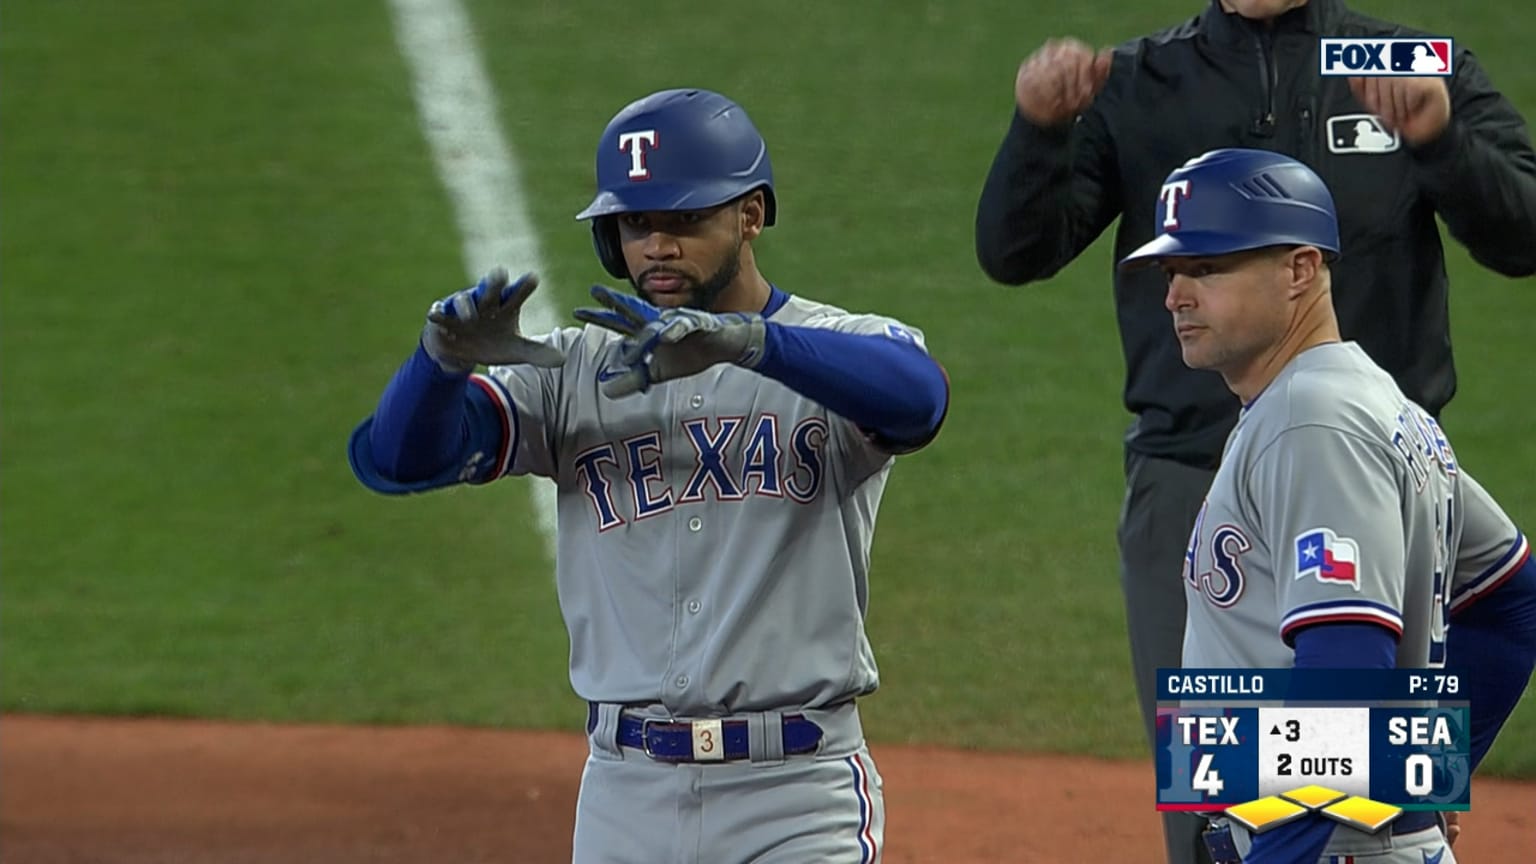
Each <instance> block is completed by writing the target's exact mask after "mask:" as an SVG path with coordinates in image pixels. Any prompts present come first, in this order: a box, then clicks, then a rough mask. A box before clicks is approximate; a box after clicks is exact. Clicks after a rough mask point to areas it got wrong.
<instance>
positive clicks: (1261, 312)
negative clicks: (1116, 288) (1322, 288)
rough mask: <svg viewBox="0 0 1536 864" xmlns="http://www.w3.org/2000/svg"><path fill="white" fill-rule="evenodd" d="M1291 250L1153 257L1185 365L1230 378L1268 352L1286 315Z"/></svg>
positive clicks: (1284, 327) (1283, 326)
mask: <svg viewBox="0 0 1536 864" xmlns="http://www.w3.org/2000/svg"><path fill="white" fill-rule="evenodd" d="M1294 252H1295V250H1294V249H1291V248H1288V247H1282V248H1275V247H1271V248H1266V249H1256V250H1251V251H1247V252H1236V253H1233V254H1231V255H1217V256H1209V257H1188V258H1164V259H1162V260H1161V261H1159V262H1158V266H1160V267H1161V268H1162V271H1163V274H1164V275H1165V276H1166V277H1167V279H1168V296H1167V297H1166V299H1165V301H1164V305H1165V306H1167V307H1168V311H1169V312H1172V313H1173V330H1174V334H1175V335H1176V336H1177V337H1178V340H1179V347H1180V349H1181V350H1182V351H1183V354H1184V363H1185V365H1187V366H1189V367H1190V368H1192V369H1214V370H1216V371H1218V372H1221V373H1223V375H1226V376H1227V378H1228V380H1229V381H1231V380H1232V378H1233V377H1234V376H1240V375H1241V374H1242V372H1243V371H1245V370H1246V369H1247V368H1249V367H1250V366H1251V365H1252V364H1254V363H1255V361H1258V360H1261V359H1262V358H1263V357H1264V356H1266V353H1267V352H1272V351H1273V349H1274V348H1275V347H1276V346H1277V345H1278V344H1279V343H1280V341H1281V340H1282V339H1283V338H1284V337H1285V333H1286V330H1287V327H1288V326H1289V323H1290V320H1291V315H1292V300H1291V296H1290V294H1289V292H1288V286H1289V285H1290V284H1291V282H1292V274H1293V272H1294V271H1293V270H1292V268H1291V267H1290V266H1289V260H1290V258H1291V257H1292V255H1293V254H1294Z"/></svg>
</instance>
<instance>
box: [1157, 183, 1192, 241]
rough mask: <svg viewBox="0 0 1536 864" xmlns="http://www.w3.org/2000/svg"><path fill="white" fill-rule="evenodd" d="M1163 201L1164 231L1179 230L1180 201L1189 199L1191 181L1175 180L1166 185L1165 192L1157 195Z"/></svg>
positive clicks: (1164, 185) (1164, 186)
mask: <svg viewBox="0 0 1536 864" xmlns="http://www.w3.org/2000/svg"><path fill="white" fill-rule="evenodd" d="M1157 197H1159V198H1161V199H1162V201H1163V229H1164V230H1166V231H1177V230H1179V199H1180V198H1184V199H1188V198H1189V180H1187V179H1186V180H1175V181H1173V182H1172V183H1164V184H1163V191H1161V192H1159V193H1158V194H1157Z"/></svg>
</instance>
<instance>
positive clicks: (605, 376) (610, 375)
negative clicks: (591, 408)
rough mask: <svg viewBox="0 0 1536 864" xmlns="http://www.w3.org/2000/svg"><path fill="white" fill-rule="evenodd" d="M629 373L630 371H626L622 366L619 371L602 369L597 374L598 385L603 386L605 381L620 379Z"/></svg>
mask: <svg viewBox="0 0 1536 864" xmlns="http://www.w3.org/2000/svg"><path fill="white" fill-rule="evenodd" d="M628 371H629V370H628V369H625V368H624V367H622V366H620V367H619V368H617V369H601V370H599V371H598V373H597V383H599V384H601V383H603V382H604V381H612V380H613V379H615V378H617V377H619V376H620V375H623V374H624V373H625V372H628Z"/></svg>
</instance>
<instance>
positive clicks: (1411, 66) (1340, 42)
mask: <svg viewBox="0 0 1536 864" xmlns="http://www.w3.org/2000/svg"><path fill="white" fill-rule="evenodd" d="M1452 48H1453V46H1452V44H1451V40H1450V39H1441V38H1439V37H1424V38H1416V39H1331V38H1330V39H1319V40H1318V52H1317V56H1318V62H1319V64H1320V66H1321V68H1320V69H1319V70H1318V71H1319V72H1320V73H1321V74H1323V75H1362V76H1415V75H1417V76H1425V75H1429V76H1440V77H1449V76H1450V75H1451V71H1452V70H1451V55H1452V53H1453V50H1452Z"/></svg>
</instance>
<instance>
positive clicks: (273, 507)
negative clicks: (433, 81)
mask: <svg viewBox="0 0 1536 864" xmlns="http://www.w3.org/2000/svg"><path fill="white" fill-rule="evenodd" d="M1357 5H1359V6H1360V7H1361V8H1364V9H1366V10H1368V11H1374V12H1376V13H1378V14H1383V15H1386V14H1391V15H1392V16H1393V17H1395V18H1397V19H1398V20H1401V21H1404V22H1407V23H1412V24H1416V25H1420V26H1423V27H1425V28H1428V29H1431V30H1437V31H1441V32H1445V33H1448V34H1450V35H1453V36H1455V37H1456V38H1457V39H1458V40H1459V41H1460V42H1461V43H1462V44H1463V45H1466V46H1470V47H1471V48H1472V49H1473V50H1474V51H1476V52H1477V53H1478V55H1479V57H1480V58H1481V60H1482V61H1483V63H1484V65H1485V66H1486V67H1487V69H1488V70H1489V72H1490V74H1491V76H1492V77H1493V79H1494V81H1495V82H1496V83H1497V84H1498V85H1500V86H1501V87H1502V88H1503V89H1504V91H1505V92H1506V94H1508V95H1509V96H1510V97H1511V98H1512V99H1513V101H1514V102H1515V104H1516V105H1517V106H1518V107H1519V108H1520V109H1521V110H1522V111H1524V112H1525V113H1527V115H1531V114H1533V113H1536V68H1533V67H1532V66H1531V65H1530V64H1529V63H1528V60H1527V57H1528V52H1529V45H1530V43H1531V38H1530V37H1533V36H1536V23H1530V19H1529V18H1527V21H1525V22H1520V21H1518V20H1514V19H1506V17H1505V16H1504V14H1503V13H1496V12H1494V11H1492V9H1491V8H1483V7H1479V6H1476V5H1474V6H1470V7H1458V8H1453V7H1452V6H1451V5H1448V4H1442V3H1436V2H1429V0H1414V2H1398V3H1393V4H1388V3H1386V2H1384V0H1371V2H1361V3H1359V4H1357ZM468 6H469V10H470V12H471V15H472V17H473V19H474V22H475V26H476V29H477V31H478V33H479V48H480V50H481V51H482V53H483V55H484V56H485V58H486V62H487V64H488V66H489V72H490V73H491V77H492V79H493V81H494V83H495V85H496V87H497V91H498V96H499V99H500V106H501V107H500V112H501V116H500V119H501V121H502V123H503V126H504V128H505V130H506V132H507V134H508V135H509V137H510V138H511V140H512V142H513V143H514V145H515V147H516V148H517V152H518V155H519V158H520V159H521V161H522V164H523V168H524V173H525V182H526V185H527V189H528V192H529V196H530V200H529V201H527V202H525V203H526V205H527V206H528V207H529V208H530V211H531V213H532V215H533V218H534V222H535V224H536V226H537V228H538V230H539V232H540V240H541V242H542V244H543V249H544V252H545V256H546V259H547V260H548V261H549V264H550V272H549V273H548V274H546V275H547V278H546V282H547V284H548V285H549V287H550V288H551V289H552V291H553V293H554V295H555V296H556V297H557V299H558V303H559V305H560V306H561V308H569V307H573V306H575V305H577V304H578V303H579V302H580V301H581V299H582V297H583V291H584V289H585V287H586V286H587V285H588V284H589V283H590V282H591V281H593V280H599V279H601V278H602V277H603V273H602V271H601V269H600V267H599V266H598V264H597V262H596V260H595V259H594V258H593V256H592V254H591V248H590V244H589V240H588V234H587V230H586V227H585V226H584V225H582V224H580V223H576V222H574V221H573V219H572V217H573V215H574V213H575V212H576V211H577V210H578V209H580V208H581V207H582V206H584V205H585V203H586V200H587V198H588V196H589V194H590V186H591V178H590V172H591V148H592V147H593V146H594V144H595V142H596V139H597V135H598V133H599V132H600V131H601V129H602V126H603V124H604V123H605V122H606V120H607V118H608V117H609V116H610V115H611V114H612V113H613V111H614V110H616V109H617V108H618V107H619V106H621V105H622V104H624V103H625V102H627V101H628V100H630V99H632V98H634V97H636V96H639V95H642V94H644V93H647V92H650V91H651V90H654V89H659V88H661V87H667V86H680V85H688V84H691V85H699V86H706V87H710V88H712V89H717V90H721V91H724V92H726V93H728V94H730V95H732V96H734V97H736V98H738V99H740V100H741V101H742V102H743V103H744V104H745V105H746V106H747V108H748V109H749V110H750V111H751V112H752V114H753V117H754V119H755V120H756V121H757V123H758V125H759V126H760V127H761V128H762V129H763V130H764V132H765V134H766V135H767V137H768V140H769V143H770V146H771V147H772V148H773V158H774V162H775V169H776V173H777V178H778V194H779V200H780V202H781V217H780V218H781V223H780V225H779V226H777V227H775V228H774V229H773V230H772V231H771V232H769V234H768V236H767V237H766V239H765V241H764V242H763V243H762V244H760V250H759V260H760V261H761V262H762V264H763V267H764V270H765V272H766V273H767V274H768V275H769V277H770V278H772V279H774V280H775V281H776V282H778V283H779V284H780V285H782V286H784V287H786V288H788V289H789V290H791V291H795V292H799V293H804V294H807V295H810V296H813V297H816V298H819V299H824V300H827V301H830V302H834V303H838V304H840V305H844V306H847V307H850V308H859V309H878V310H880V311H883V312H886V313H888V314H892V315H895V316H898V317H900V318H903V319H906V320H908V321H911V322H913V323H915V324H917V325H919V326H921V327H923V328H924V329H925V330H926V332H927V334H928V338H929V342H930V345H931V346H932V348H933V350H934V351H935V353H936V354H937V355H939V356H940V357H941V359H942V360H943V361H944V362H945V364H946V366H947V367H948V369H949V372H950V375H951V378H952V380H953V386H954V389H953V407H952V410H951V413H950V417H949V421H948V424H947V426H946V428H945V431H944V433H943V435H942V436H941V438H940V439H939V441H938V443H937V444H936V445H935V446H934V447H932V448H930V449H929V450H927V451H925V452H923V453H921V454H919V455H917V456H914V457H911V458H908V459H906V460H904V461H903V462H902V464H901V465H900V467H899V468H898V469H897V471H896V472H895V474H894V476H893V482H892V484H891V486H890V489H889V491H888V493H887V496H886V499H885V504H884V506H883V508H882V512H881V520H880V529H879V534H878V537H877V541H876V549H875V554H874V568H875V569H874V578H873V582H874V587H873V600H872V611H871V615H870V631H871V636H872V639H873V640H874V643H875V648H876V651H877V654H878V656H879V659H880V661H881V668H882V673H883V681H884V687H883V689H882V691H881V692H880V694H879V695H878V696H876V697H875V698H872V699H871V700H869V702H868V705H867V711H866V718H867V724H868V727H869V729H870V732H871V735H872V737H874V738H875V739H877V740H880V741H925V742H932V743H938V744H954V745H966V746H979V747H989V748H1028V749H1052V750H1064V751H1079V752H1091V753H1098V754H1103V755H1112V756H1140V755H1142V753H1143V748H1142V745H1141V737H1140V732H1139V729H1140V726H1139V721H1138V719H1137V716H1136V710H1135V707H1134V699H1133V695H1132V685H1131V679H1130V672H1129V664H1128V662H1127V660H1128V657H1127V648H1126V646H1125V641H1124V635H1123V619H1124V615H1123V611H1122V607H1121V599H1120V590H1119V576H1118V572H1117V565H1116V554H1115V543H1114V524H1115V517H1116V513H1117V509H1118V506H1119V498H1120V491H1121V473H1120V458H1121V448H1120V441H1121V435H1122V432H1123V429H1124V426H1125V424H1126V422H1127V420H1128V417H1127V415H1126V414H1125V412H1124V410H1123V409H1122V408H1121V407H1120V402H1119V394H1120V382H1121V374H1122V367H1121V359H1120V353H1119V348H1118V341H1117V338H1116V335H1115V331H1114V322H1113V317H1112V306H1111V297H1110V292H1109V288H1108V274H1109V266H1110V261H1109V250H1108V246H1107V243H1105V242H1101V243H1099V244H1098V245H1097V246H1095V247H1094V248H1093V249H1090V250H1089V251H1088V252H1087V253H1086V254H1085V255H1084V256H1083V257H1082V258H1081V259H1080V260H1079V261H1078V262H1077V263H1076V264H1074V265H1073V266H1072V267H1070V268H1069V269H1068V270H1066V271H1065V272H1064V273H1063V274H1061V275H1060V276H1059V277H1057V278H1056V279H1055V280H1054V282H1053V283H1051V284H1049V285H1046V286H1033V287H1028V288H1022V289H1012V288H1005V287H1002V286H997V285H993V284H991V283H990V282H988V281H987V280H986V278H985V277H984V276H983V275H982V274H981V273H980V271H979V270H978V268H977V266H976V264H975V260H974V257H973V253H972V239H971V226H972V220H973V217H974V205H975V201H976V197H977V194H978V192H979V190H980V184H981V180H982V178H983V176H984V175H985V173H986V170H987V167H988V165H989V164H990V161H991V158H992V154H993V151H994V149H995V147H996V145H997V143H998V141H999V140H1000V138H1001V136H1002V133H1003V131H1004V129H1005V128H1006V124H1007V121H1008V117H1009V112H1010V110H1011V99H1012V96H1011V92H1012V80H1013V75H1014V71H1015V69H1016V66H1017V64H1018V61H1019V60H1020V59H1021V58H1022V57H1023V56H1024V54H1026V53H1027V52H1028V51H1029V50H1030V49H1032V48H1033V47H1034V46H1036V45H1037V44H1038V43H1039V42H1040V41H1042V40H1043V39H1044V38H1046V37H1047V36H1050V35H1056V34H1068V33H1070V34H1076V35H1078V36H1080V37H1083V38H1085V39H1088V40H1089V41H1092V42H1098V43H1112V42H1116V41H1120V40H1122V39H1125V38H1129V37H1132V36H1135V35H1138V34H1140V33H1143V32H1147V31H1150V30H1153V29H1156V28H1158V27H1160V26H1164V25H1166V24H1169V23H1172V22H1173V21H1175V20H1177V19H1178V18H1179V17H1181V16H1187V15H1189V14H1193V13H1194V12H1195V11H1196V10H1197V9H1198V8H1199V6H1200V4H1199V3H1198V2H1196V0H1183V2H1173V0H1155V2H1149V3H1140V4H1133V3H1129V2H1126V0H1116V2H1106V0H1097V2H1095V0H1084V2H1079V3H1077V4H1076V5H1075V6H1070V7H1069V6H1066V5H1060V6H1056V7H1052V8H1050V9H1047V10H1042V9H1040V8H1034V7H1030V6H1028V5H1025V4H1018V3H1005V2H1000V0H985V2H980V0H978V2H972V3H966V4H941V3H929V2H914V0H904V2H891V3H885V4H880V5H879V9H880V11H879V13H878V14H875V13H873V12H871V11H869V7H866V6H864V5H863V4H836V3H811V2H789V3H783V4H751V5H749V4H727V5H722V6H717V7H710V11H709V12H708V13H707V14H705V13H702V12H700V11H699V9H700V7H699V6H698V5H697V4H693V3H685V2H680V0H658V2H656V3H652V4H647V5H646V6H645V7H644V8H643V11H641V10H636V11H635V12H634V13H633V14H632V15H630V16H615V15H613V14H612V13H611V12H610V11H608V10H610V9H611V8H612V7H611V6H610V5H609V4H597V3H593V2H585V0H575V2H567V3H552V2H533V0H526V2H521V3H502V2H493V0H470V2H469V3H468ZM962 7H963V8H962ZM0 34H3V35H0V78H3V80H4V81H5V86H4V87H3V88H0V118H3V122H4V127H5V133H4V135H3V136H0V190H3V194H4V199H3V203H4V207H3V231H0V277H3V280H4V290H3V293H0V321H3V322H4V325H3V326H4V330H3V339H0V399H3V414H0V444H3V451H0V452H3V457H0V458H3V463H0V470H3V474H0V488H3V495H4V497H3V506H4V519H3V537H0V569H3V578H4V583H3V588H4V596H3V601H4V602H3V604H0V633H3V639H4V643H3V654H4V664H3V668H0V706H3V707H4V709H6V710H10V711H50V712H82V713H100V714H134V713H156V714H175V715H194V716H208V717H221V718H242V719H255V718H264V719H278V720H327V721H344V722H368V723H414V722H426V721H431V722H447V723H462V724H477V725H480V724H483V725H516V726H522V725H529V726H549V727H564V728H574V727H575V726H576V725H577V724H578V723H579V722H580V717H581V713H580V706H579V703H578V702H577V700H576V699H575V697H574V696H573V695H572V694H571V692H570V688H569V685H568V684H567V682H566V678H565V662H566V650H567V645H566V639H565V634H564V629H563V627H562V625H561V622H560V618H559V614H558V610H557V607H556V603H555V595H554V589H553V585H552V582H551V579H550V564H549V562H548V561H547V560H546V558H545V556H544V552H543V543H542V540H541V538H540V536H539V534H538V531H537V528H536V524H535V521H534V514H533V510H532V505H531V502H530V498H529V496H528V494H527V491H526V486H525V484H524V483H523V482H522V481H509V482H505V483H502V484H500V485H499V486H497V487H494V488H492V489H489V490H456V491H451V492H446V493H441V494H436V495H433V496H426V497H421V498H416V499H412V500H408V501H402V500H390V499H385V498H382V497H379V496H376V495H373V494H371V493H369V492H367V491H365V490H364V489H363V488H362V487H361V486H359V485H358V484H357V483H356V482H355V481H354V480H353V479H352V476H351V473H350V471H349V470H348V468H347V464H346V459H345V455H344V451H343V448H344V443H345V441H346V438H347V435H348V434H349V432H350V431H351V429H352V427H353V426H354V425H355V424H356V422H357V421H358V420H360V419H361V418H362V417H364V416H365V415H366V414H368V412H369V411H371V410H372V406H373V404H374V402H375V400H376V398H377V396H378V393H379V390H380V388H381V387H382V386H383V385H384V383H385V382H386V381H387V380H388V377H389V376H390V375H391V374H392V372H393V370H394V369H395V367H396V366H397V364H398V363H399V362H400V361H401V360H402V359H403V358H404V357H405V356H406V354H407V353H408V352H409V350H410V348H411V346H412V344H413V340H414V339H415V338H416V334H417V331H418V327H419V324H420V320H421V315H422V312H423V310H424V309H425V306H426V304H427V303H428V302H430V300H431V299H433V298H434V297H437V296H439V295H441V294H445V293H447V292H448V291H451V290H453V289H455V288H458V287H460V286H461V284H462V283H464V281H465V278H464V274H463V272H462V264H461V261H460V257H459V248H460V247H459V243H460V241H459V238H458V236H457V235H456V232H455V227H454V221H453V213H452V209H451V206H450V203H449V201H448V198H447V196H446V193H445V192H444V191H443V189H442V187H441V185H440V183H439V181H438V179H437V177H436V174H435V172H434V167H433V163H432V160H431V156H430V153H429V151H428V149H427V146H426V143H425V141H424V139H423V137H422V133H421V130H420V128H419V125H418V120H417V116H416V113H415V108H414V105H413V102H412V97H411V90H410V78H409V72H408V70H407V68H406V66H405V64H404V62H403V61H402V59H401V58H400V55H399V53H398V50H397V48H396V45H395V42H394V37H393V33H392V25H391V21H390V18H389V14H388V7H387V4H385V3H384V2H382V0H367V2H365V0H331V2H325V3H315V2H306V0H269V2H264V3H248V2H237V0H203V2H197V3H186V2H184V0H135V2H132V3H123V2H107V0H67V2H57V3H41V2H30V3H8V4H5V7H4V12H3V17H0ZM1106 236H1107V235H1106ZM485 263H486V264H487V265H488V264H490V263H494V262H485ZM1450 266H1451V269H1452V277H1453V281H1454V283H1455V290H1454V292H1453V293H1454V297H1453V313H1454V314H1453V321H1454V328H1455V329H1454V336H1455V339H1456V343H1457V349H1458V354H1457V358H1458V364H1459V367H1460V370H1461V373H1462V384H1461V391H1460V394H1459V395H1458V396H1457V399H1456V401H1455V403H1454V404H1453V405H1452V407H1451V408H1450V410H1449V411H1448V413H1447V425H1448V428H1449V430H1450V432H1451V434H1452V436H1453V437H1454V439H1455V442H1456V445H1457V449H1458V452H1459V453H1460V454H1461V458H1462V461H1463V462H1464V463H1465V464H1467V465H1468V466H1470V467H1471V469H1472V470H1473V471H1475V472H1476V473H1478V474H1479V476H1480V477H1481V478H1482V479H1483V480H1484V481H1485V483H1486V485H1487V486H1488V487H1489V488H1490V489H1491V490H1492V491H1493V492H1494V494H1495V495H1497V496H1498V497H1499V498H1500V499H1501V500H1502V501H1503V502H1504V503H1505V505H1506V507H1507V508H1508V509H1509V510H1510V512H1511V513H1512V515H1513V516H1514V517H1515V518H1516V519H1517V521H1520V522H1522V523H1523V524H1525V525H1527V526H1532V525H1536V488H1533V486H1532V483H1531V480H1532V478H1536V444H1533V443H1532V440H1531V439H1530V437H1529V431H1530V430H1531V429H1532V428H1536V404H1533V401H1532V399H1531V398H1530V397H1529V396H1528V395H1527V394H1526V393H1524V391H1523V390H1522V389H1521V388H1520V387H1519V386H1518V385H1517V383H1516V381H1517V375H1518V370H1519V369H1521V368H1526V369H1529V368H1530V366H1531V363H1530V360H1529V357H1528V346H1529V336H1528V333H1529V327H1530V324H1529V322H1531V321H1536V293H1533V291H1532V286H1531V285H1528V284H1515V283H1514V282H1511V281H1509V280H1505V279H1503V278H1500V277H1497V276H1495V275H1492V274H1490V273H1488V272H1487V271H1485V270H1482V269H1480V268H1479V267H1477V266H1476V265H1474V264H1472V263H1471V262H1470V261H1469V260H1468V259H1467V257H1466V255H1465V253H1464V252H1462V251H1461V249H1460V248H1459V247H1455V248H1454V250H1453V252H1452V254H1451V262H1450ZM1487 770H1488V771H1490V772H1496V773H1504V774H1513V775H1520V776H1536V697H1533V698H1528V699H1527V700H1526V701H1525V702H1524V703H1523V705H1522V706H1521V708H1520V709H1519V710H1518V712H1517V714H1516V715H1515V717H1514V719H1513V720H1512V721H1511V725H1510V727H1509V728H1507V729H1506V731H1505V733H1504V736H1503V737H1502V739H1501V741H1500V743H1499V745H1498V746H1497V747H1496V748H1495V750H1494V751H1493V754H1492V756H1491V757H1490V759H1489V762H1488V764H1487Z"/></svg>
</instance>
